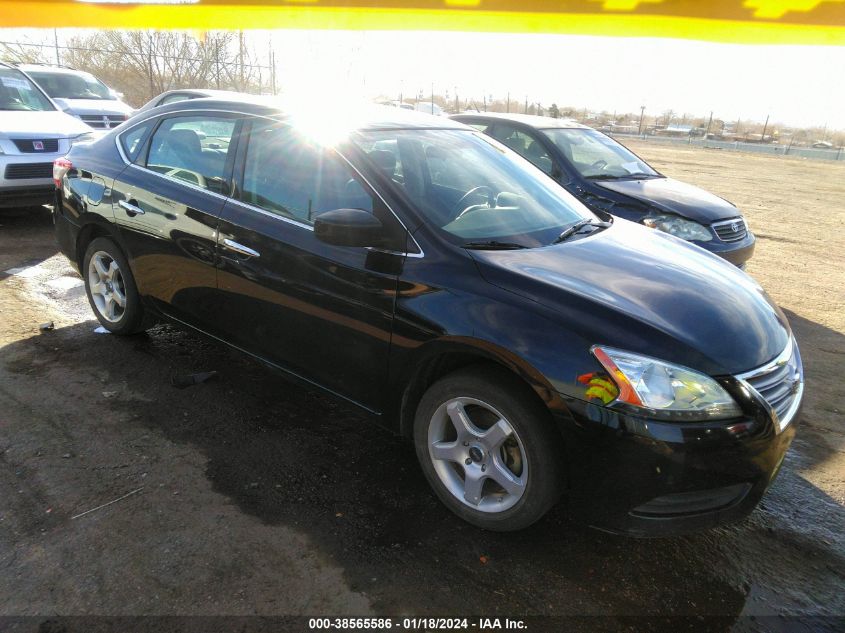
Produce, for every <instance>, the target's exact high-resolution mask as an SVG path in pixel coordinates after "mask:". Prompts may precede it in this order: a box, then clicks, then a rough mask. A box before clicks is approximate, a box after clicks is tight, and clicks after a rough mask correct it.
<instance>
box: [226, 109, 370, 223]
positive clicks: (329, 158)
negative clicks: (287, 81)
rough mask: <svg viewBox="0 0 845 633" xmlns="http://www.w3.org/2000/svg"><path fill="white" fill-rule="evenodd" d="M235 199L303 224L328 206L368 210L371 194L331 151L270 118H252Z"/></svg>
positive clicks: (331, 207)
mask: <svg viewBox="0 0 845 633" xmlns="http://www.w3.org/2000/svg"><path fill="white" fill-rule="evenodd" d="M241 199H242V200H243V201H244V202H247V203H249V204H251V205H254V206H256V207H259V208H261V209H264V210H265V211H270V212H272V213H275V214H277V215H279V216H282V217H285V218H289V219H292V220H296V221H298V222H303V223H306V224H312V223H313V220H314V216H315V215H316V214H318V213H322V212H323V211H331V210H333V209H343V208H345V209H350V208H354V209H363V210H365V211H369V212H370V213H372V212H373V199H372V197H371V196H370V194H369V193H367V191H366V190H365V189H364V187H363V186H362V185H361V183H360V182H358V180H357V179H355V178H354V177H353V175H352V170H351V169H350V168H349V167H348V165H346V164H345V163H344V162H343V161H342V159H340V158H339V157H338V156H337V155H336V154H335V153H334V152H333V151H331V150H328V149H325V148H323V147H321V146H319V145H316V144H314V143H312V142H310V141H309V140H308V139H306V138H304V137H303V136H302V135H301V134H299V133H297V132H296V131H295V130H293V129H292V128H290V127H288V126H286V125H284V124H278V123H270V122H268V123H263V122H256V123H255V126H254V127H253V130H252V132H251V133H250V135H249V144H248V145H247V150H246V159H245V161H244V174H243V187H242V193H241Z"/></svg>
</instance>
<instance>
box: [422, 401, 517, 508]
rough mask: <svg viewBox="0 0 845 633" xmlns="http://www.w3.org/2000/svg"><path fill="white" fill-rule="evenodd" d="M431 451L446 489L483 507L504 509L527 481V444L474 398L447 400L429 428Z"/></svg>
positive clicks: (463, 499) (438, 474) (513, 501)
mask: <svg viewBox="0 0 845 633" xmlns="http://www.w3.org/2000/svg"><path fill="white" fill-rule="evenodd" d="M428 452H429V456H430V458H431V461H432V465H433V466H434V470H435V472H436V473H437V476H438V477H439V478H440V481H441V482H442V483H443V485H444V486H445V487H446V489H447V490H448V491H449V492H450V493H451V494H452V495H453V496H454V497H455V498H456V499H458V500H460V501H461V502H462V503H464V504H466V505H467V506H469V507H471V508H473V509H475V510H478V511H481V512H490V513H495V512H504V511H505V510H508V509H510V508H512V507H513V506H514V505H516V503H517V502H518V501H519V500H520V499H521V498H522V496H523V494H524V493H525V489H526V486H527V484H528V461H527V459H526V452H525V448H524V446H523V444H522V440H520V438H519V436H518V435H517V433H516V431H515V430H514V428H513V427H512V426H511V424H510V422H508V420H507V419H506V418H505V417H504V416H503V415H502V414H501V413H499V412H498V411H497V410H496V409H495V408H494V407H493V406H491V405H489V404H487V403H486V402H483V401H481V400H478V399H475V398H468V397H459V398H452V399H450V400H448V401H447V402H444V403H443V404H442V405H440V407H438V408H437V410H436V411H435V412H434V415H433V416H432V418H431V421H430V423H429V427H428Z"/></svg>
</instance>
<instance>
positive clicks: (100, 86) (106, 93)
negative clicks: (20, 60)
mask: <svg viewBox="0 0 845 633" xmlns="http://www.w3.org/2000/svg"><path fill="white" fill-rule="evenodd" d="M17 68H18V70H22V71H23V72H25V73H26V74H27V75H29V77H30V79H32V80H33V81H34V82H35V83H37V84H38V85H39V86H40V87H41V89H42V90H44V92H46V93H47V94H48V95H50V98H51V99H52V100H53V101H54V102H55V103H56V105H58V106H59V107H60V108H61V109H62V110H64V111H65V112H67V113H68V114H71V115H73V116H75V117H76V118H78V119H81V120H82V121H84V122H85V123H87V124H88V125H90V126H91V127H93V128H96V129H106V130H108V129H111V128H113V127H117V126H118V125H120V124H121V123H123V122H124V121H125V120H126V119H128V118H129V117H130V116H132V112H133V109H132V108H131V107H130V106H129V105H127V104H125V103H124V102H123V101H121V100H120V97H121V96H122V95H120V94H119V93H117V92H115V91H114V90H112V89H111V88H109V87H108V86H107V85H106V84H104V83H103V82H102V81H100V80H99V79H97V78H96V77H95V76H94V75H92V74H91V73H86V72H83V71H81V70H75V69H73V68H67V67H65V66H48V65H45V64H18V65H17Z"/></svg>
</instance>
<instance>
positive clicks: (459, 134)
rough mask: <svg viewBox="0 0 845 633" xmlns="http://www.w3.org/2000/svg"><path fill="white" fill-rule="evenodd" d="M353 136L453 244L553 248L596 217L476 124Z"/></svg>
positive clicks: (378, 166) (377, 167) (401, 190)
mask: <svg viewBox="0 0 845 633" xmlns="http://www.w3.org/2000/svg"><path fill="white" fill-rule="evenodd" d="M353 142H354V143H355V144H356V145H357V146H358V147H359V148H360V149H362V150H363V151H364V152H365V153H366V154H367V156H368V158H369V160H370V161H371V163H372V164H373V166H374V167H375V168H376V169H378V170H379V171H380V172H381V173H382V174H383V175H384V176H385V178H386V179H389V181H390V182H391V184H392V185H393V186H394V187H395V188H396V189H398V190H399V191H400V192H401V193H402V194H404V196H405V197H406V199H407V200H408V201H409V202H410V203H411V204H412V205H413V206H414V207H415V209H416V210H417V211H418V213H419V214H421V215H422V216H423V217H424V218H425V219H426V220H427V222H428V223H429V224H431V225H434V226H436V227H438V228H439V229H441V230H442V231H443V232H444V234H445V236H446V237H447V238H448V239H449V240H450V241H452V242H454V243H458V244H465V243H469V242H473V243H475V242H483V241H491V240H495V241H498V242H508V243H515V244H518V245H519V246H525V247H533V246H545V245H548V244H551V243H553V242H554V240H555V239H556V238H557V237H558V236H559V235H560V233H561V231H562V230H563V229H565V228H566V227H568V226H570V225H572V224H573V223H575V222H578V221H580V220H583V219H590V220H593V219H595V216H594V215H593V214H592V213H591V212H590V211H589V210H587V208H586V207H584V206H583V205H582V204H581V203H580V202H578V201H577V200H575V198H573V197H572V196H570V195H569V194H568V193H566V192H565V191H564V190H563V189H561V188H560V187H559V186H558V185H557V184H555V183H554V182H553V181H552V180H551V179H549V178H548V177H547V176H545V175H544V174H543V173H542V172H540V171H539V170H537V169H536V168H535V167H534V166H532V165H531V164H530V163H529V162H528V161H526V160H524V159H522V158H520V157H519V156H517V155H516V154H514V153H513V152H511V151H510V150H507V149H505V148H504V147H503V146H501V145H499V144H498V143H497V142H496V141H494V140H492V139H490V138H488V137H486V136H484V135H482V134H480V133H477V132H472V131H469V130H387V131H372V132H361V133H359V134H357V135H356V136H355V137H354V138H353Z"/></svg>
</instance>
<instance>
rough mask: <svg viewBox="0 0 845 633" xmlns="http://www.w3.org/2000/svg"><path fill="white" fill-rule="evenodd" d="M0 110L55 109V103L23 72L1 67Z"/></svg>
mask: <svg viewBox="0 0 845 633" xmlns="http://www.w3.org/2000/svg"><path fill="white" fill-rule="evenodd" d="M0 110H24V111H33V110H38V111H43V110H55V108H54V107H53V104H52V103H50V101H49V100H48V99H46V98H45V97H44V95H43V94H42V92H41V91H40V90H39V89H38V88H37V87H36V86H35V85H34V84H33V83H32V82H31V81H30V80H29V79H27V77H26V75H24V74H23V73H22V72H20V71H18V70H15V69H14V68H0Z"/></svg>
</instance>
